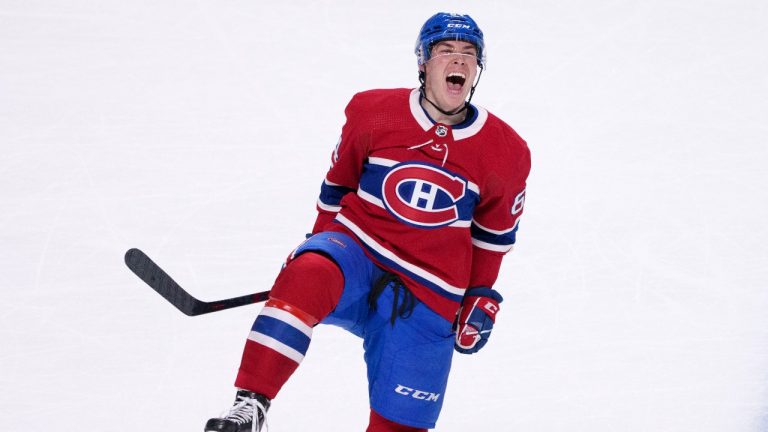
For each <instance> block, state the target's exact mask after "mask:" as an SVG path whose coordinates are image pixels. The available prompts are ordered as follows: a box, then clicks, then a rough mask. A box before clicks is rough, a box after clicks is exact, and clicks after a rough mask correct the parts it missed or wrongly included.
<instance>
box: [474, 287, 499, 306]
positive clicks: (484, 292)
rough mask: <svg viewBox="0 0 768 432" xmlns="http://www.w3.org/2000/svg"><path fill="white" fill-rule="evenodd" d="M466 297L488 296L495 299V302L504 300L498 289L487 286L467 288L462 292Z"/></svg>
mask: <svg viewBox="0 0 768 432" xmlns="http://www.w3.org/2000/svg"><path fill="white" fill-rule="evenodd" d="M467 297H488V298H490V299H493V300H495V301H496V303H501V302H502V301H504V297H502V296H501V294H500V293H499V292H498V291H496V290H494V289H492V288H488V287H474V288H469V289H468V290H467V291H466V292H465V293H464V298H467Z"/></svg>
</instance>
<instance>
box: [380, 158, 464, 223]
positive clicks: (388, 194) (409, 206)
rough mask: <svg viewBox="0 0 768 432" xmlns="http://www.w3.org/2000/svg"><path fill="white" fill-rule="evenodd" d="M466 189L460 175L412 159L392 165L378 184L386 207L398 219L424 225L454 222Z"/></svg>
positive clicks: (457, 216)
mask: <svg viewBox="0 0 768 432" xmlns="http://www.w3.org/2000/svg"><path fill="white" fill-rule="evenodd" d="M466 191H467V182H466V180H464V179H462V178H461V177H459V176H457V175H454V174H451V173H449V172H447V171H445V170H444V169H441V168H438V167H435V166H431V165H426V164H421V163H413V162H410V163H403V164H399V165H396V166H394V167H392V169H391V170H390V171H389V172H388V173H387V175H386V176H384V179H383V181H382V185H381V196H382V201H383V202H384V206H385V207H386V209H387V210H389V212H390V213H392V215H394V216H395V217H397V218H398V219H399V220H401V221H403V222H406V223H408V224H411V225H416V226H420V227H424V228H436V227H441V226H445V225H450V224H452V223H453V222H456V221H457V220H458V219H459V203H460V201H461V200H462V199H463V198H464V197H465V196H466Z"/></svg>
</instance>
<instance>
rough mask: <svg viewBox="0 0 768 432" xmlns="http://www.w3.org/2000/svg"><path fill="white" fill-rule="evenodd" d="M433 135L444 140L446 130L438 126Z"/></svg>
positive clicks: (446, 133)
mask: <svg viewBox="0 0 768 432" xmlns="http://www.w3.org/2000/svg"><path fill="white" fill-rule="evenodd" d="M435 135H437V136H439V137H440V138H445V137H446V135H448V128H447V127H445V126H443V125H438V126H437V127H436V128H435Z"/></svg>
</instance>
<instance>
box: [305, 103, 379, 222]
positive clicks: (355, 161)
mask: <svg viewBox="0 0 768 432" xmlns="http://www.w3.org/2000/svg"><path fill="white" fill-rule="evenodd" d="M360 110H361V107H360V102H359V101H358V98H357V96H356V97H353V98H352V100H351V101H350V102H349V104H348V105H347V108H346V109H345V110H344V113H345V115H346V117H347V120H346V122H345V123H344V127H343V128H342V130H341V137H340V138H339V141H338V143H337V144H336V148H334V150H333V153H332V154H331V167H330V168H329V169H328V173H327V174H326V176H325V179H324V180H323V183H322V184H321V186H320V196H319V197H318V200H317V219H316V220H315V224H314V227H313V228H312V233H317V232H319V231H322V230H323V227H325V226H326V225H328V223H330V222H331V221H332V220H333V219H334V218H335V217H336V214H337V213H338V212H339V210H341V201H342V199H343V198H344V196H345V195H346V194H348V193H350V192H351V193H354V192H355V191H356V190H357V186H358V182H359V180H360V175H361V172H362V168H363V162H364V161H365V158H366V157H367V154H368V135H367V133H366V132H365V128H364V127H363V125H362V122H361V120H360Z"/></svg>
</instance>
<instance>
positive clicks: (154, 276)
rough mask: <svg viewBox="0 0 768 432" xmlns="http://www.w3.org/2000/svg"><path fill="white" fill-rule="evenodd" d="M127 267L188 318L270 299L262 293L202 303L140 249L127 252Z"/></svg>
mask: <svg viewBox="0 0 768 432" xmlns="http://www.w3.org/2000/svg"><path fill="white" fill-rule="evenodd" d="M125 264H126V265H127V266H128V268H129V269H131V271H132V272H133V273H135V274H136V276H138V277H139V278H140V279H141V280H143V281H144V282H145V283H146V284H147V285H149V286H150V287H152V289H153V290H155V291H157V293H158V294H160V295H161V296H163V298H164V299H166V300H168V302H170V303H171V304H172V305H174V306H176V309H178V310H180V311H182V312H183V313H184V314H185V315H187V316H197V315H202V314H207V313H210V312H218V311H222V310H225V309H231V308H235V307H238V306H245V305H249V304H252V303H259V302H263V301H266V300H267V299H268V298H269V291H262V292H257V293H253V294H248V295H244V296H240V297H233V298H228V299H224V300H216V301H212V302H206V301H202V300H198V299H196V298H194V297H193V296H192V295H191V294H189V293H188V292H186V291H185V290H184V288H182V287H181V286H180V285H179V284H178V283H176V281H174V280H173V279H172V278H171V277H170V276H169V275H168V273H166V272H165V271H164V270H163V269H161V268H160V266H158V265H157V264H155V262H154V261H152V258H150V257H148V256H147V254H145V253H144V252H142V251H141V250H139V249H135V248H134V249H129V250H128V252H126V253H125Z"/></svg>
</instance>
